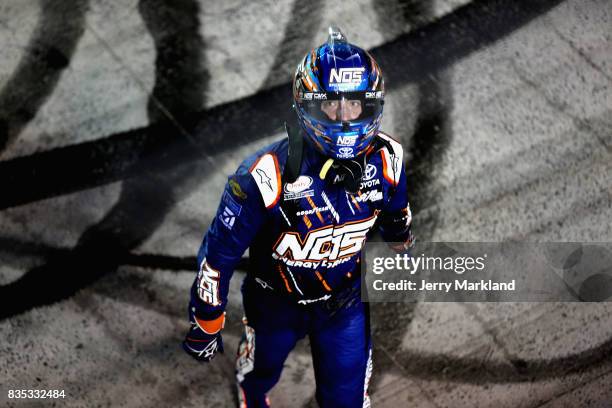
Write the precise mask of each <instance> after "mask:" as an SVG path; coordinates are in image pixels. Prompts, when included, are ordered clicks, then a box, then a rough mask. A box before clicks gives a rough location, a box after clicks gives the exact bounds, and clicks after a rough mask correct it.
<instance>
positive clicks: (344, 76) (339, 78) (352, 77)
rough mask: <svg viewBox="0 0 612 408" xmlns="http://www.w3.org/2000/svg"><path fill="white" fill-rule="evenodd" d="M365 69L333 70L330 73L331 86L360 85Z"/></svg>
mask: <svg viewBox="0 0 612 408" xmlns="http://www.w3.org/2000/svg"><path fill="white" fill-rule="evenodd" d="M364 70H365V68H364V67H360V68H340V69H338V70H337V69H336V68H332V69H331V72H330V73H329V83H330V84H359V83H361V80H362V76H363V71H364Z"/></svg>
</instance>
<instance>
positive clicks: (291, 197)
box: [283, 189, 314, 201]
mask: <svg viewBox="0 0 612 408" xmlns="http://www.w3.org/2000/svg"><path fill="white" fill-rule="evenodd" d="M313 195H314V190H312V189H310V190H306V191H298V192H297V193H294V192H292V193H285V194H283V199H284V200H285V201H288V200H297V199H300V198H305V197H312V196H313Z"/></svg>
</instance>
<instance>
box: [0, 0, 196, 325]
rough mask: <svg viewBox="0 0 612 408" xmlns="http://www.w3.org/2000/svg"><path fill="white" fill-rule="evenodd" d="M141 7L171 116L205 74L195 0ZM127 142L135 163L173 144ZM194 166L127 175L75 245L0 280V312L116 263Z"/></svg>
mask: <svg viewBox="0 0 612 408" xmlns="http://www.w3.org/2000/svg"><path fill="white" fill-rule="evenodd" d="M139 10H140V12H141V14H142V16H143V18H144V20H145V23H146V25H147V28H148V29H149V30H150V32H151V33H152V35H153V39H154V42H155V46H156V49H157V59H156V85H155V88H154V92H156V93H154V94H153V95H152V96H151V99H152V98H156V99H157V101H159V102H160V103H162V104H163V105H164V107H165V108H166V110H168V111H169V112H170V113H171V114H173V116H174V117H175V118H176V117H179V118H180V117H182V116H181V113H183V112H190V111H196V110H199V109H201V107H202V106H203V105H204V91H205V89H206V86H207V84H208V76H207V75H206V72H205V71H204V70H203V69H202V68H201V67H203V66H205V64H204V57H203V51H204V47H203V42H202V40H201V39H200V37H199V20H198V12H199V6H198V3H197V2H196V1H195V0H180V1H174V2H172V6H166V3H165V2H163V1H162V0H142V1H141V2H140V4H139ZM169 22H171V23H172V24H168V23H169ZM164 49H170V50H171V51H164ZM185 95H186V96H185ZM160 116H162V112H159V111H158V110H157V108H156V107H155V106H154V104H150V105H149V117H150V119H151V120H152V121H153V120H156V119H158V118H159V117H160ZM159 131H163V132H166V133H165V134H166V137H167V138H169V142H175V141H176V143H174V144H180V143H179V142H178V138H180V137H184V136H183V134H182V133H181V131H180V129H177V128H175V127H173V126H171V125H170V124H164V125H163V126H161V127H160V128H159ZM183 143H184V141H183ZM133 148H134V151H133V152H132V153H131V154H132V155H133V157H134V161H135V163H139V162H140V161H141V160H142V157H144V156H147V155H148V154H152V155H158V156H160V155H161V156H163V155H164V154H165V151H164V150H165V149H171V148H172V143H169V144H168V146H155V145H146V144H144V145H134V146H133ZM158 149H159V150H158ZM152 167H153V168H154V169H155V166H152ZM193 170H194V169H193V166H185V165H182V166H181V165H179V166H176V167H174V168H173V169H171V171H154V170H149V169H147V170H146V171H145V172H144V173H143V174H141V175H140V177H137V178H134V179H129V180H126V181H125V182H124V184H123V186H122V191H121V194H120V197H119V199H118V201H117V203H116V204H115V205H114V206H113V208H112V209H111V210H110V211H109V212H108V213H107V215H106V216H105V217H104V218H103V219H102V221H100V222H99V223H98V224H96V225H94V226H92V227H90V228H88V229H87V230H86V231H85V232H84V233H83V235H82V236H81V237H80V238H79V240H78V243H77V244H76V246H75V248H74V249H73V250H71V251H70V252H62V253H57V254H53V255H52V256H51V257H50V259H49V261H48V262H46V263H45V264H44V265H41V266H39V267H35V268H33V269H31V270H29V271H28V272H26V274H25V275H24V276H23V277H21V278H20V279H18V280H17V281H15V282H12V283H10V284H8V285H5V286H2V287H0V299H2V300H3V302H2V303H3V304H2V308H1V309H0V319H3V318H7V317H10V316H14V315H16V314H18V313H22V312H24V311H27V310H29V309H31V308H33V307H36V306H40V305H45V304H50V303H53V302H57V301H59V300H63V299H66V298H69V297H70V296H72V295H73V294H74V293H76V292H77V291H78V290H79V289H81V288H84V287H86V286H88V285H90V284H91V283H93V282H95V281H96V280H98V279H99V278H100V277H102V276H104V275H106V274H108V273H112V272H114V271H116V269H117V267H118V266H119V265H120V262H121V260H122V259H123V258H124V257H125V256H126V254H127V253H128V251H130V250H131V249H133V248H135V247H136V246H138V245H139V244H141V243H142V242H144V240H146V239H147V238H148V237H149V236H151V234H152V233H153V232H154V231H155V230H156V229H157V228H158V226H159V225H160V224H161V223H162V222H163V219H164V216H165V215H166V214H167V213H168V211H169V210H170V209H171V208H172V207H173V206H174V204H175V203H176V201H177V200H178V199H179V197H180V196H182V195H183V194H185V192H186V191H188V188H187V186H186V185H187V184H188V183H190V182H194V181H195V180H194V178H195V176H196V175H199V173H198V172H195V173H194V172H193ZM72 171H74V169H73V170H72Z"/></svg>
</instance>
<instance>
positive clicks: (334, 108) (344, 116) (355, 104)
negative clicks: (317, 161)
mask: <svg viewBox="0 0 612 408" xmlns="http://www.w3.org/2000/svg"><path fill="white" fill-rule="evenodd" d="M382 105H383V99H382V92H363V91H361V92H343V93H341V94H340V93H336V92H311V93H304V94H303V95H302V98H301V101H300V107H301V108H302V109H303V111H304V112H305V113H306V114H307V115H309V116H310V117H311V118H313V119H315V120H317V121H320V122H322V123H328V124H340V123H343V122H362V121H372V120H374V119H375V118H376V117H378V115H379V114H380V113H381V112H382Z"/></svg>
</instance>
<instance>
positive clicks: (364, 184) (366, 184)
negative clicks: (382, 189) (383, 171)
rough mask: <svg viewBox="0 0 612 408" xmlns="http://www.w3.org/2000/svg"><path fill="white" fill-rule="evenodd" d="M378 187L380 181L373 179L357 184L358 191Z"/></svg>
mask: <svg viewBox="0 0 612 408" xmlns="http://www.w3.org/2000/svg"><path fill="white" fill-rule="evenodd" d="M378 185H380V180H379V179H374V180H368V181H362V182H361V183H360V184H359V190H363V189H365V188H372V187H374V186H378Z"/></svg>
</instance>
